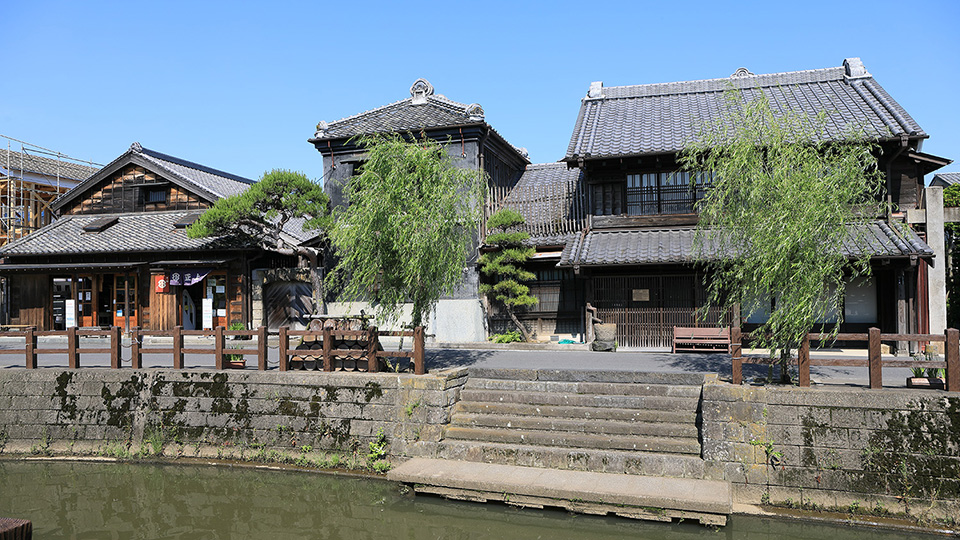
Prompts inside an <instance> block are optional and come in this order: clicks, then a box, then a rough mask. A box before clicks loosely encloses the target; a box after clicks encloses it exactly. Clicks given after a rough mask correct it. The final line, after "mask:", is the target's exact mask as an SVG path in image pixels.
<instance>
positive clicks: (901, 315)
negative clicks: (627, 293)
mask: <svg viewBox="0 0 960 540" xmlns="http://www.w3.org/2000/svg"><path fill="white" fill-rule="evenodd" d="M896 276H897V277H896V279H897V333H898V334H909V333H910V328H909V326H908V315H907V284H906V279H907V277H906V272H904V270H903V268H900V269H898V270H897V274H896ZM906 351H907V342H906V341H898V342H897V354H902V353H903V352H906Z"/></svg>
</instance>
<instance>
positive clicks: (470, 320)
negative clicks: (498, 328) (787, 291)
mask: <svg viewBox="0 0 960 540" xmlns="http://www.w3.org/2000/svg"><path fill="white" fill-rule="evenodd" d="M412 308H413V305H412V304H404V306H403V308H402V309H401V316H400V321H398V322H397V323H394V324H393V325H392V326H387V325H385V324H383V322H382V321H379V320H376V319H374V324H376V325H377V327H378V328H380V329H382V330H399V329H400V326H401V325H403V324H409V323H410V321H411V319H412V318H413V317H412V315H411V313H412ZM360 310H363V311H364V312H365V313H366V314H368V315H376V309H375V308H374V307H372V306H371V305H370V304H369V303H367V302H330V303H328V304H327V314H329V315H359V314H360ZM484 323H485V318H484V314H483V306H482V305H481V303H480V300H479V299H476V298H468V299H461V300H440V301H439V302H437V307H436V309H435V310H434V311H433V313H431V314H430V317H429V321H428V324H427V334H433V335H435V336H436V337H434V338H432V339H433V340H435V341H439V342H444V343H468V342H473V341H486V339H487V333H486V327H485V325H484Z"/></svg>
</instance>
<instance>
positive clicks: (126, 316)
mask: <svg viewBox="0 0 960 540" xmlns="http://www.w3.org/2000/svg"><path fill="white" fill-rule="evenodd" d="M113 297H114V298H116V297H117V291H113ZM123 328H124V330H126V331H130V272H124V274H123Z"/></svg>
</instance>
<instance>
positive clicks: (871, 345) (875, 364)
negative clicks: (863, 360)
mask: <svg viewBox="0 0 960 540" xmlns="http://www.w3.org/2000/svg"><path fill="white" fill-rule="evenodd" d="M867 338H868V355H869V356H868V367H869V370H870V388H883V373H882V359H881V357H880V329H879V328H871V329H870V330H869V332H868V335H867Z"/></svg>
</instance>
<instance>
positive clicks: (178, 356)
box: [0, 326, 427, 375]
mask: <svg viewBox="0 0 960 540" xmlns="http://www.w3.org/2000/svg"><path fill="white" fill-rule="evenodd" d="M0 335H3V336H7V337H10V336H23V338H24V345H23V347H22V348H21V347H14V348H7V349H0V354H18V355H22V356H23V358H24V364H25V366H26V367H27V369H36V368H37V357H38V355H41V354H62V355H66V357H67V365H68V366H69V368H70V369H78V368H79V367H80V366H81V357H82V356H83V355H86V354H109V355H110V367H111V368H114V369H119V368H120V367H121V363H122V349H123V347H124V346H123V336H122V334H121V331H120V328H119V327H117V326H114V327H112V328H110V329H109V330H81V329H78V328H68V329H67V330H47V331H37V330H36V329H34V328H33V327H29V328H26V329H25V330H22V331H8V332H3V333H2V334H0ZM277 335H278V338H279V345H278V348H279V357H280V359H279V362H280V371H287V370H288V369H289V367H290V357H291V356H293V355H309V356H316V357H319V358H321V359H322V362H323V369H324V371H333V370H334V367H335V361H337V360H342V359H345V358H350V359H355V360H361V359H362V360H366V364H367V365H366V368H367V369H366V370H367V371H368V372H376V371H378V370H379V369H380V362H379V359H381V358H398V357H399V358H410V359H411V360H412V362H413V368H414V373H415V374H417V375H423V374H425V373H426V372H427V370H426V365H425V363H424V359H425V354H424V338H425V337H426V335H425V333H424V328H423V327H422V326H419V327H417V328H415V329H413V331H388V332H381V331H379V330H378V329H377V328H376V327H370V328H369V329H367V330H338V329H331V328H324V329H323V330H290V329H289V328H288V327H286V326H283V327H280V330H279V332H278V334H277ZM44 336H61V337H66V338H67V346H66V347H65V348H40V347H39V346H38V339H37V338H39V337H44ZM85 336H98V337H106V338H109V345H108V346H106V347H80V338H81V337H85ZM185 336H207V337H212V338H214V340H213V348H212V349H211V348H199V347H192V348H191V347H185V346H184V343H183V338H184V337H185ZM296 336H304V337H306V336H309V337H313V338H314V339H315V340H317V339H318V338H319V341H316V342H318V343H321V348H320V349H319V350H298V349H296V348H295V347H291V346H290V338H291V337H296ZM388 336H393V337H411V338H413V340H412V341H413V347H412V349H411V350H399V351H387V350H383V346H382V344H381V342H380V338H381V337H388ZM144 337H169V338H172V343H171V345H170V346H169V347H145V346H144V345H143V338H144ZM228 337H239V338H241V341H240V343H239V344H238V343H234V344H232V345H228V344H227V338H228ZM243 338H247V339H250V340H251V341H252V340H253V339H252V338H256V343H255V344H254V343H249V346H248V347H247V348H239V347H243V345H244V343H243ZM268 339H269V334H268V332H267V327H265V326H261V327H259V328H257V329H256V330H226V329H225V328H224V327H222V326H218V327H216V328H215V329H213V330H184V329H183V328H182V327H180V326H177V327H175V328H174V329H173V330H166V331H160V330H141V329H139V328H134V329H133V330H131V332H130V345H129V348H130V360H129V362H130V366H131V367H132V368H133V369H140V368H142V367H143V355H144V354H169V355H171V356H172V358H173V361H172V367H173V368H174V369H183V357H184V355H185V354H212V355H214V359H215V366H216V369H227V368H231V367H242V362H235V361H231V359H232V358H234V357H235V356H237V355H241V356H242V355H255V356H256V357H257V369H259V370H261V371H262V370H266V369H267V357H268V354H269V352H268V349H269V345H268ZM344 339H352V341H353V342H354V343H359V344H361V345H362V348H360V349H334V348H333V346H334V344H336V343H338V340H339V341H342V340H344ZM358 364H359V362H358Z"/></svg>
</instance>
